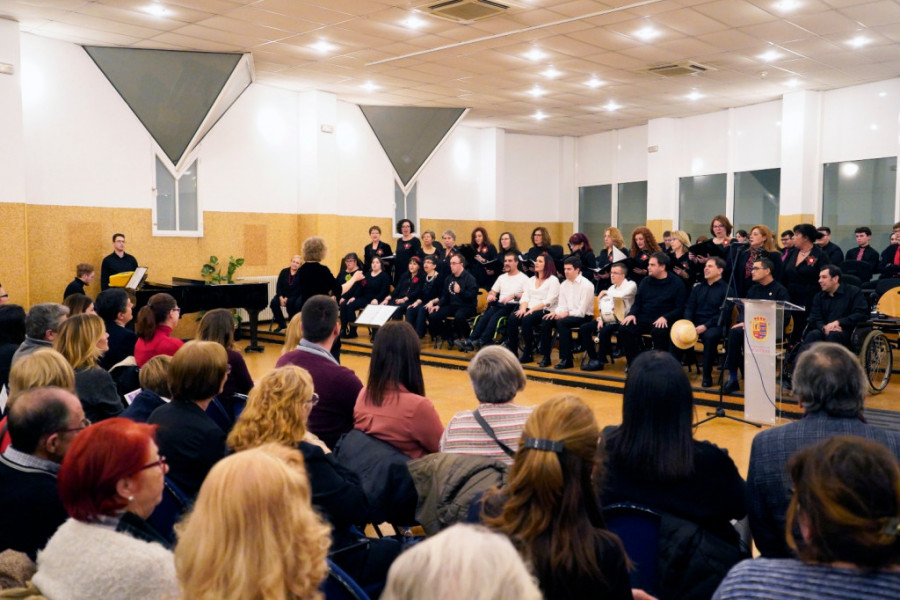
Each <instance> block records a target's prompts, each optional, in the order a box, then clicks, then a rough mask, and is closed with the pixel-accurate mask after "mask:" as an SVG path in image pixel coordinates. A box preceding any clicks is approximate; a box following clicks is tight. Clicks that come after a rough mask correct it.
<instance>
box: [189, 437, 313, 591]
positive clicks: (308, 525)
mask: <svg viewBox="0 0 900 600" xmlns="http://www.w3.org/2000/svg"><path fill="white" fill-rule="evenodd" d="M176 531H177V532H178V545H177V547H176V549H175V569H176V571H177V573H178V582H179V585H180V587H181V597H182V598H191V599H192V600H239V599H247V598H285V599H287V598H292V599H297V600H319V599H320V598H321V597H322V596H321V594H320V593H319V591H318V588H319V585H320V584H321V582H322V581H323V580H324V579H325V576H326V575H327V573H328V563H327V562H326V560H325V557H326V554H327V552H328V544H329V536H328V534H329V530H328V526H327V525H326V524H325V523H323V522H322V518H321V517H320V516H319V515H317V514H316V512H315V511H314V510H313V508H312V505H311V504H310V484H309V479H307V476H306V469H305V468H304V466H303V457H302V456H301V455H300V452H298V451H297V450H291V449H288V448H285V447H283V446H281V445H279V444H266V445H264V446H262V447H260V448H253V449H250V450H244V451H242V452H238V453H237V454H234V455H232V456H229V457H228V458H226V459H224V460H223V461H221V462H220V463H219V464H217V465H216V466H215V467H213V469H212V471H210V473H209V477H208V478H207V480H206V482H204V484H203V487H202V488H201V490H200V495H199V496H198V497H197V502H196V504H195V505H194V510H193V511H192V512H191V513H190V514H189V515H188V517H187V518H186V520H185V521H184V522H183V523H181V524H180V525H178V526H176Z"/></svg>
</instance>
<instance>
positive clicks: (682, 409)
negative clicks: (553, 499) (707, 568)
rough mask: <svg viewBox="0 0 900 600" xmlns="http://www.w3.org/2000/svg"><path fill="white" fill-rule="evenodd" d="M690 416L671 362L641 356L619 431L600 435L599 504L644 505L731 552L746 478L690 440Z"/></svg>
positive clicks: (684, 385) (723, 456) (690, 399)
mask: <svg viewBox="0 0 900 600" xmlns="http://www.w3.org/2000/svg"><path fill="white" fill-rule="evenodd" d="M701 285H702V284H701ZM693 418H694V395H693V392H692V390H691V384H690V381H689V380H688V377H687V375H686V374H685V372H684V369H683V368H682V367H681V364H680V363H679V362H678V361H677V360H676V359H675V357H674V356H672V355H671V354H669V353H667V352H659V351H655V352H647V353H644V354H642V355H641V356H639V357H638V358H637V359H636V360H635V362H634V365H633V368H631V369H629V371H628V376H627V378H626V380H625V392H624V395H623V398H622V425H621V426H618V427H608V428H606V429H604V431H603V443H604V445H605V447H606V455H607V466H606V480H605V482H604V485H603V505H604V506H609V505H610V504H613V503H618V502H633V503H635V504H640V505H643V506H647V507H649V508H651V509H654V510H657V511H659V512H663V513H668V514H671V515H674V516H676V517H680V518H682V519H685V520H687V521H690V522H692V523H696V524H697V525H699V526H700V527H702V528H703V529H705V530H706V531H708V532H710V533H712V534H713V535H716V536H717V537H719V538H720V539H722V540H725V541H727V542H730V543H732V544H733V545H734V546H737V545H738V534H737V532H736V530H735V529H734V527H732V525H731V521H732V519H742V518H743V517H744V516H746V514H747V507H746V503H745V501H744V488H745V484H744V480H743V479H742V478H741V476H740V474H739V473H738V470H737V467H736V466H735V465H734V461H732V460H731V458H729V456H728V453H727V452H726V451H724V450H722V449H720V448H719V447H717V446H715V445H714V444H712V443H710V442H700V441H697V440H695V439H694V437H693ZM723 575H724V573H723Z"/></svg>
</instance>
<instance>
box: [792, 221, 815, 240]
mask: <svg viewBox="0 0 900 600" xmlns="http://www.w3.org/2000/svg"><path fill="white" fill-rule="evenodd" d="M794 233H799V234H800V235H802V236H803V237H805V238H806V239H808V240H809V241H811V242H814V241H816V240H817V239H819V238H820V237H821V236H820V235H819V230H818V229H816V228H815V227H813V226H812V225H810V224H809V223H800V224H799V225H794Z"/></svg>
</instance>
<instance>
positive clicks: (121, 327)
mask: <svg viewBox="0 0 900 600" xmlns="http://www.w3.org/2000/svg"><path fill="white" fill-rule="evenodd" d="M133 308H134V303H132V301H131V298H129V297H128V293H127V292H126V291H125V290H123V289H122V288H109V289H105V290H103V291H102V292H100V295H98V296H97V300H96V301H95V302H94V310H96V311H97V314H98V315H99V316H100V318H101V319H103V323H104V324H105V325H106V333H108V334H109V342H108V343H109V350H107V351H106V353H105V354H104V355H103V356H102V357H101V358H100V362H99V365H100V366H101V367H103V368H104V369H106V370H107V371H109V370H111V369H112V368H113V367H114V366H116V365H117V364H119V363H120V362H122V361H123V360H125V359H126V358H128V357H130V356H134V345H135V344H136V343H137V339H138V338H137V335H136V334H135V333H134V332H133V331H131V330H130V329H128V328H127V327H125V326H126V325H128V323H130V322H131V319H132V309H133Z"/></svg>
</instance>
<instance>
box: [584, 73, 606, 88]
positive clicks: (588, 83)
mask: <svg viewBox="0 0 900 600" xmlns="http://www.w3.org/2000/svg"><path fill="white" fill-rule="evenodd" d="M603 83H604V82H603V81H601V80H599V79H597V76H596V75H591V78H590V79H588V80H587V81H585V82H584V85H586V86H588V87H589V88H592V89H595V90H596V89H597V88H598V87H600V86H601V85H603Z"/></svg>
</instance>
